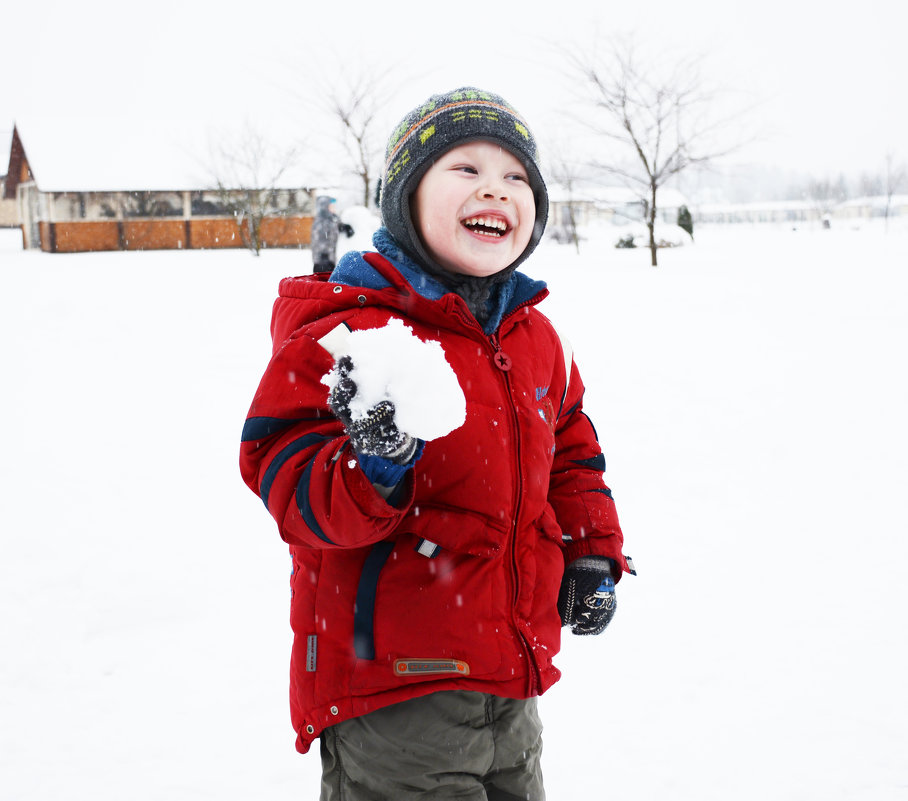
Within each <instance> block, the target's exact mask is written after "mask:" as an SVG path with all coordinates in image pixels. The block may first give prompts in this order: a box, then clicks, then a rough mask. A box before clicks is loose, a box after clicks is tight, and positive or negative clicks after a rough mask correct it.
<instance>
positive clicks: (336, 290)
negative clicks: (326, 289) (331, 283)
mask: <svg viewBox="0 0 908 801" xmlns="http://www.w3.org/2000/svg"><path fill="white" fill-rule="evenodd" d="M343 291H344V288H343V287H342V286H336V287H334V290H333V292H334V294H335V295H337V294H338V293H340V292H343Z"/></svg>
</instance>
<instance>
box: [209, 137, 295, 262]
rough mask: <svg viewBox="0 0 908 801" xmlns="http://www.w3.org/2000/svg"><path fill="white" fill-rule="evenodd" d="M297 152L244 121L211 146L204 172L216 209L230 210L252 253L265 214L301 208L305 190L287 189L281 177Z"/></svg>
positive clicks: (259, 241) (258, 242) (285, 213)
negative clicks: (208, 175) (238, 129)
mask: <svg viewBox="0 0 908 801" xmlns="http://www.w3.org/2000/svg"><path fill="white" fill-rule="evenodd" d="M298 156H299V149H298V147H296V146H288V147H279V146H277V145H274V144H272V143H270V142H269V141H268V140H267V139H266V138H265V136H264V135H263V134H262V133H261V132H260V131H259V130H257V129H256V128H255V127H254V126H252V125H251V124H250V123H249V122H248V121H247V122H246V124H245V126H244V128H243V130H242V132H241V133H239V134H238V135H237V136H235V137H232V138H231V137H225V138H222V139H221V141H220V142H218V143H217V144H215V145H212V149H211V154H210V157H211V166H210V172H211V174H212V179H213V182H214V187H215V191H216V193H217V197H218V201H219V202H218V205H219V207H220V211H221V212H223V211H227V212H229V213H231V214H233V216H234V217H235V218H236V221H237V225H238V226H239V231H240V236H241V237H242V240H243V245H244V246H245V247H247V248H248V249H249V250H250V251H252V252H253V253H254V254H255V255H256V256H257V255H259V252H260V251H261V249H262V221H263V220H264V219H265V217H266V216H267V217H284V216H288V215H290V214H297V213H300V212H303V211H305V210H306V209H305V208H303V206H304V205H305V204H306V203H308V191H307V190H303V189H302V187H301V188H300V189H299V190H297V191H294V190H290V189H287V188H286V187H284V186H283V181H282V179H283V178H284V177H285V175H286V174H287V173H288V172H289V171H290V170H292V169H293V168H294V167H295V166H296V162H297V160H298ZM301 192H302V193H303V194H305V197H306V200H305V201H303V200H302V199H301V198H300V196H299V195H300V193H301Z"/></svg>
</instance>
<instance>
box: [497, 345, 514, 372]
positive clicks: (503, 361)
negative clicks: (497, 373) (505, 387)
mask: <svg viewBox="0 0 908 801" xmlns="http://www.w3.org/2000/svg"><path fill="white" fill-rule="evenodd" d="M492 344H493V345H494V346H495V355H494V356H493V357H492V362H493V363H494V365H495V366H496V367H497V368H498V369H499V370H501V372H503V373H506V372H508V370H510V369H511V367H512V365H513V363H512V362H511V357H510V356H508V354H507V353H505V352H504V351H503V350H502V349H501V345H500V344H499V343H498V337H492Z"/></svg>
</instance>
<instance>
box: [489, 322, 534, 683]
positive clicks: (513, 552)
mask: <svg viewBox="0 0 908 801" xmlns="http://www.w3.org/2000/svg"><path fill="white" fill-rule="evenodd" d="M518 308H520V307H518ZM516 310H517V309H514V311H516ZM509 316H510V315H509ZM502 322H504V321H503V320H502ZM500 330H501V327H500V326H499V331H500ZM489 341H490V342H491V344H492V347H493V348H494V350H495V353H494V355H493V357H492V360H493V362H494V363H495V364H496V365H498V359H499V357H500V355H501V354H503V353H504V351H503V350H502V347H501V341H500V338H499V336H498V334H497V333H496V334H492V335H491V336H489ZM509 371H510V368H508V369H507V370H505V369H501V373H502V378H503V380H504V385H505V392H506V394H507V396H508V402H509V405H510V409H511V422H512V424H513V427H514V441H515V443H516V446H517V471H516V472H517V494H516V500H515V505H514V517H513V521H512V524H511V542H510V547H509V549H508V550H509V554H508V556H509V558H510V562H511V577H512V578H513V581H514V597H513V604H512V606H511V621H512V624H513V626H514V630H515V631H516V632H517V637H518V638H519V640H520V644H521V645H522V647H523V652H524V656H526V659H527V666H528V671H527V675H528V677H529V685H530V695H538V694H539V687H540V686H541V683H542V682H541V678H540V676H539V665H537V664H536V658H535V657H534V656H533V650H532V648H531V647H530V644H529V642H527V639H526V637H525V636H524V634H523V632H522V631H521V629H520V626H519V625H518V623H519V621H518V618H517V609H518V606H519V601H520V571H519V569H518V565H517V532H518V529H519V519H520V507H521V499H522V498H523V471H522V470H521V467H520V463H521V462H520V460H521V450H522V448H521V443H520V418H519V416H518V414H517V409H516V408H515V404H514V400H513V394H512V392H511V379H510V376H509V375H508V372H509Z"/></svg>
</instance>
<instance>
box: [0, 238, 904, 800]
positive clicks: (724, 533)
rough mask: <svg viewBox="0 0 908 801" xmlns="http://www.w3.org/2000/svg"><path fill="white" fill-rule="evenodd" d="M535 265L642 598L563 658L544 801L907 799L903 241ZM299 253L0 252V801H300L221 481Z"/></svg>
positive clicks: (285, 568)
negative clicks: (562, 336) (594, 431)
mask: <svg viewBox="0 0 908 801" xmlns="http://www.w3.org/2000/svg"><path fill="white" fill-rule="evenodd" d="M695 233H696V244H695V245H693V246H690V247H683V248H679V249H676V250H672V251H666V252H662V253H661V254H660V258H661V262H662V263H661V266H660V267H659V268H658V269H653V268H650V267H649V266H648V263H647V262H648V255H647V253H646V251H640V250H616V249H613V248H612V247H610V246H603V247H596V243H595V240H594V241H591V242H588V243H586V246H585V249H584V251H583V252H582V253H581V254H580V255H579V256H577V255H575V254H574V252H573V250H572V249H571V248H570V247H567V246H565V247H561V246H557V245H555V244H552V243H545V244H544V245H543V246H541V247H540V249H539V251H538V252H537V254H536V255H534V257H533V258H532V259H531V260H530V262H529V263H528V265H527V271H528V272H531V273H532V274H533V275H535V276H536V277H541V278H544V279H545V280H547V281H549V284H550V287H551V288H552V290H553V294H552V297H551V298H550V299H549V300H547V301H546V302H545V304H544V306H543V309H544V310H546V311H547V312H548V313H549V314H550V316H552V318H553V319H554V320H555V321H556V322H557V323H558V324H559V327H560V328H562V329H563V330H564V332H565V333H566V334H567V335H568V336H569V338H570V339H571V340H572V342H573V345H574V351H575V354H576V358H577V361H578V364H579V365H580V368H581V371H582V373H583V376H584V379H585V381H586V383H587V386H588V391H587V410H588V412H589V413H590V416H591V417H592V418H593V420H594V422H595V423H596V425H597V428H598V431H599V434H600V438H601V440H602V442H603V446H604V449H605V452H606V456H607V458H608V465H609V470H608V473H607V478H608V480H609V483H610V485H611V486H612V489H613V490H614V493H615V497H616V501H617V503H618V509H619V513H620V515H621V519H622V523H623V525H624V528H625V532H626V538H627V552H628V553H629V554H631V555H632V556H633V557H634V560H635V562H636V564H637V567H638V570H639V573H640V575H639V576H638V577H636V578H633V577H627V578H626V579H625V580H624V581H622V582H621V584H620V585H619V588H618V598H619V611H618V614H617V616H616V618H615V621H614V622H613V624H612V625H611V627H610V628H609V629H608V631H607V632H606V633H605V634H604V635H603V636H602V637H599V638H577V637H570V636H568V637H566V638H565V642H564V649H563V652H562V655H561V657H560V660H559V664H560V666H561V668H562V669H563V671H564V678H563V680H562V681H561V682H560V683H559V684H558V685H556V687H555V688H553V689H552V690H551V691H550V693H549V694H547V695H546V696H545V697H544V698H543V699H542V702H541V706H542V713H543V719H544V721H545V724H546V734H545V763H544V765H545V771H546V776H547V785H548V794H549V798H550V799H553V801H561V800H562V799H569V798H580V797H583V798H616V799H622V801H638V800H639V801H650V800H651V801H657V800H658V801H664V800H665V799H674V800H675V801H685V800H686V799H691V801H694V800H696V801H712V800H713V799H715V801H731V800H733V801H750V800H751V799H753V801H758V800H759V801H765V799H773V800H774V801H778V800H780V799H791V800H792V801H795V800H797V801H802V800H806V799H817V800H818V801H819V800H822V801H844V800H845V799H848V800H849V801H850V800H852V799H855V800H857V799H860V801H889V800H890V799H892V800H895V799H904V798H906V797H908V681H906V678H905V677H906V676H908V636H906V633H905V632H906V623H905V618H906V612H908V604H906V601H905V590H904V573H905V565H906V564H908V511H906V490H905V487H906V484H908V464H906V462H908V456H906V454H908V414H906V412H908V377H906V376H908V371H906V368H905V362H906V354H905V351H906V345H908V231H906V230H905V229H894V230H892V231H890V232H889V234H888V235H886V234H884V233H883V232H882V230H880V229H878V228H876V227H873V226H865V227H864V229H863V230H860V231H855V230H845V229H833V230H829V231H823V230H801V231H797V232H795V231H791V230H785V229H772V228H769V229H767V228H749V227H746V228H745V227H730V228H711V229H709V228H708V229H702V230H698V231H696V232H695ZM308 256H309V254H308V253H307V252H302V253H300V252H298V251H274V252H266V253H265V254H264V255H263V256H262V257H261V258H258V259H256V258H253V257H252V256H251V255H249V254H248V253H246V252H243V251H234V252H229V251H216V252H159V253H102V254H79V255H49V254H42V253H33V252H28V253H23V252H22V251H20V250H19V235H18V233H17V232H15V231H0V343H2V344H0V360H2V361H0V375H2V376H3V389H2V392H0V410H2V416H3V420H4V422H5V431H4V437H3V446H4V451H3V452H4V456H5V458H4V459H3V463H2V468H0V470H2V474H0V654H2V656H0V799H2V800H3V801H26V800H27V801H50V800H52V799H53V800H56V799H66V801H78V800H80V799H86V800H87V801H108V800H109V801H114V800H116V801H121V800H122V799H131V800H132V801H144V800H145V799H148V800H149V801H150V800H152V799H153V800H154V801H160V799H168V801H180V800H182V799H187V800H193V801H195V800H196V799H217V800H218V801H225V799H237V800H239V799H251V798H268V799H271V800H272V801H279V800H280V799H287V801H290V800H291V799H293V800H294V801H295V800H296V799H300V798H315V797H316V796H317V787H318V774H319V760H318V756H317V753H312V754H310V755H308V756H305V757H301V756H299V755H297V754H296V753H295V752H294V750H293V734H292V732H291V730H290V725H289V716H288V712H287V672H288V668H287V663H288V656H289V637H290V634H289V624H288V621H287V618H288V613H287V612H288V609H287V608H288V574H289V560H288V558H287V555H286V549H285V547H284V545H283V543H281V541H280V539H279V538H278V536H277V533H276V531H275V529H274V526H273V523H272V522H271V520H270V518H268V516H267V514H266V512H265V510H264V509H263V508H262V506H261V502H260V501H259V500H258V499H257V498H256V497H255V496H254V495H252V493H250V492H249V491H248V490H247V489H246V488H245V486H244V485H243V484H242V481H241V480H240V477H239V472H238V469H237V453H238V442H239V434H240V430H241V427H242V423H243V418H244V416H245V413H246V409H247V407H248V404H249V401H250V399H251V395H252V392H253V390H254V388H255V385H256V383H257V381H258V378H259V375H260V373H261V370H262V368H263V367H264V364H265V362H266V360H267V358H268V354H269V346H270V343H269V338H268V323H269V315H270V307H271V302H272V300H273V297H274V294H275V291H276V287H277V281H278V279H279V278H280V277H282V276H284V275H287V274H292V273H300V272H307V271H308V270H309V263H310V262H309V258H308Z"/></svg>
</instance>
